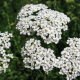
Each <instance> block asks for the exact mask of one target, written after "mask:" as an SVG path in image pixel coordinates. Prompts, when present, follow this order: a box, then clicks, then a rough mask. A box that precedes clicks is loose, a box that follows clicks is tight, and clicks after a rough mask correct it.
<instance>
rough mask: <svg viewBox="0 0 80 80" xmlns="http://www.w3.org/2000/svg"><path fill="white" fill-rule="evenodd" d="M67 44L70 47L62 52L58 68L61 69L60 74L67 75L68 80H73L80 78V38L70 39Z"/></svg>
mask: <svg viewBox="0 0 80 80" xmlns="http://www.w3.org/2000/svg"><path fill="white" fill-rule="evenodd" d="M67 44H69V45H70V47H66V48H64V50H63V51H62V52H61V57H58V64H57V66H58V68H61V69H60V72H59V73H60V74H62V75H64V74H65V75H66V78H67V80H72V79H74V78H76V77H77V76H80V38H69V39H68V40H67Z"/></svg>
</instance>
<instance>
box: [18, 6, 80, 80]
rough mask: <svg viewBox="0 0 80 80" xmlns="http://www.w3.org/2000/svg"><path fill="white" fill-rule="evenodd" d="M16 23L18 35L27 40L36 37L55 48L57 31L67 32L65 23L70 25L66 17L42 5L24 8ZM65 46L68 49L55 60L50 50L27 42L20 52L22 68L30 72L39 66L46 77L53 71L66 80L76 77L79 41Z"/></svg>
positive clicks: (79, 67)
mask: <svg viewBox="0 0 80 80" xmlns="http://www.w3.org/2000/svg"><path fill="white" fill-rule="evenodd" d="M17 19H18V20H19V21H18V23H17V25H16V29H19V30H20V34H23V35H28V36H30V35H33V34H34V33H36V35H37V36H41V38H42V39H43V40H44V42H45V43H47V44H50V43H52V42H53V43H55V44H57V43H58V42H59V40H60V39H61V34H62V32H61V30H64V31H65V30H68V26H67V23H68V22H70V18H69V17H67V15H65V14H64V13H61V12H58V11H54V10H51V9H48V7H47V6H46V5H44V4H37V5H33V4H29V5H25V6H24V7H22V9H21V10H20V12H19V13H18V16H17ZM67 44H69V46H70V47H66V48H64V50H63V51H62V52H61V57H58V58H56V56H55V55H54V51H53V50H51V49H50V48H48V49H46V48H44V47H42V46H41V43H40V40H35V39H33V38H31V39H30V40H28V41H26V43H25V46H24V47H22V48H21V55H22V57H23V58H24V60H23V62H24V64H25V65H24V67H25V68H30V69H32V70H33V69H40V67H41V66H42V68H43V70H44V72H45V73H47V74H48V72H49V71H51V70H52V69H53V68H54V67H56V68H60V71H59V74H62V75H66V79H67V80H72V79H74V78H76V77H77V76H80V54H79V53H80V48H79V47H80V38H69V39H68V40H67Z"/></svg>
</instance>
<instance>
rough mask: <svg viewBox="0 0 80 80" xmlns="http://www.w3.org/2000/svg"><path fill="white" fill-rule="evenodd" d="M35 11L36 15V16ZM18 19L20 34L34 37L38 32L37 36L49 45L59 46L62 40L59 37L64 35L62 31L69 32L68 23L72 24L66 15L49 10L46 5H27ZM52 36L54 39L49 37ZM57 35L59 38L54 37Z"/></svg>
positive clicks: (17, 27)
mask: <svg viewBox="0 0 80 80" xmlns="http://www.w3.org/2000/svg"><path fill="white" fill-rule="evenodd" d="M39 5H40V6H39ZM42 6H44V7H42ZM35 11H36V13H35V14H36V15H34V12H35ZM17 19H18V20H19V21H18V23H17V25H16V29H19V30H20V34H24V35H26V34H27V35H33V34H34V33H35V32H36V34H37V36H41V37H42V38H43V40H44V42H45V43H47V44H50V43H52V42H54V43H56V44H57V43H58V41H59V40H60V39H61V37H59V36H61V34H62V32H61V30H62V29H63V30H64V31H65V30H68V26H67V22H70V18H69V17H67V16H66V15H65V14H64V13H61V12H58V11H54V10H51V9H48V7H47V6H45V5H44V4H37V5H33V4H27V5H25V6H24V7H23V8H22V9H21V10H20V12H19V13H18V15H17ZM26 24H27V25H28V27H27V26H26ZM24 29H25V30H24ZM51 34H53V37H52V36H51V37H50V36H49V35H51ZM56 34H58V36H55V37H54V35H56ZM55 38H56V40H55ZM57 38H58V39H57ZM46 39H47V40H46Z"/></svg>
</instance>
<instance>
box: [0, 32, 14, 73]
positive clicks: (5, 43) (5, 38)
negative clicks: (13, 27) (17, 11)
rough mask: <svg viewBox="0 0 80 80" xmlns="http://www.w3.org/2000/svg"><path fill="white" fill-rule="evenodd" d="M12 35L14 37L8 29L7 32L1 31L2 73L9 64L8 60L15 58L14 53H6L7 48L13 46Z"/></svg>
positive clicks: (0, 55) (0, 59) (0, 54)
mask: <svg viewBox="0 0 80 80" xmlns="http://www.w3.org/2000/svg"><path fill="white" fill-rule="evenodd" d="M10 37H12V34H11V33H8V32H7V31H6V32H5V33H1V32H0V74H1V73H2V71H4V72H5V71H6V68H8V66H9V64H8V63H7V62H10V59H9V58H13V54H6V49H9V47H10V46H11V43H10V42H9V40H10Z"/></svg>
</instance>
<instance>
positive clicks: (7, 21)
mask: <svg viewBox="0 0 80 80" xmlns="http://www.w3.org/2000/svg"><path fill="white" fill-rule="evenodd" d="M5 8H6V15H7V22H8V25H9V29H11V26H10V20H9V15H8V12H7V7H5Z"/></svg>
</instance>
